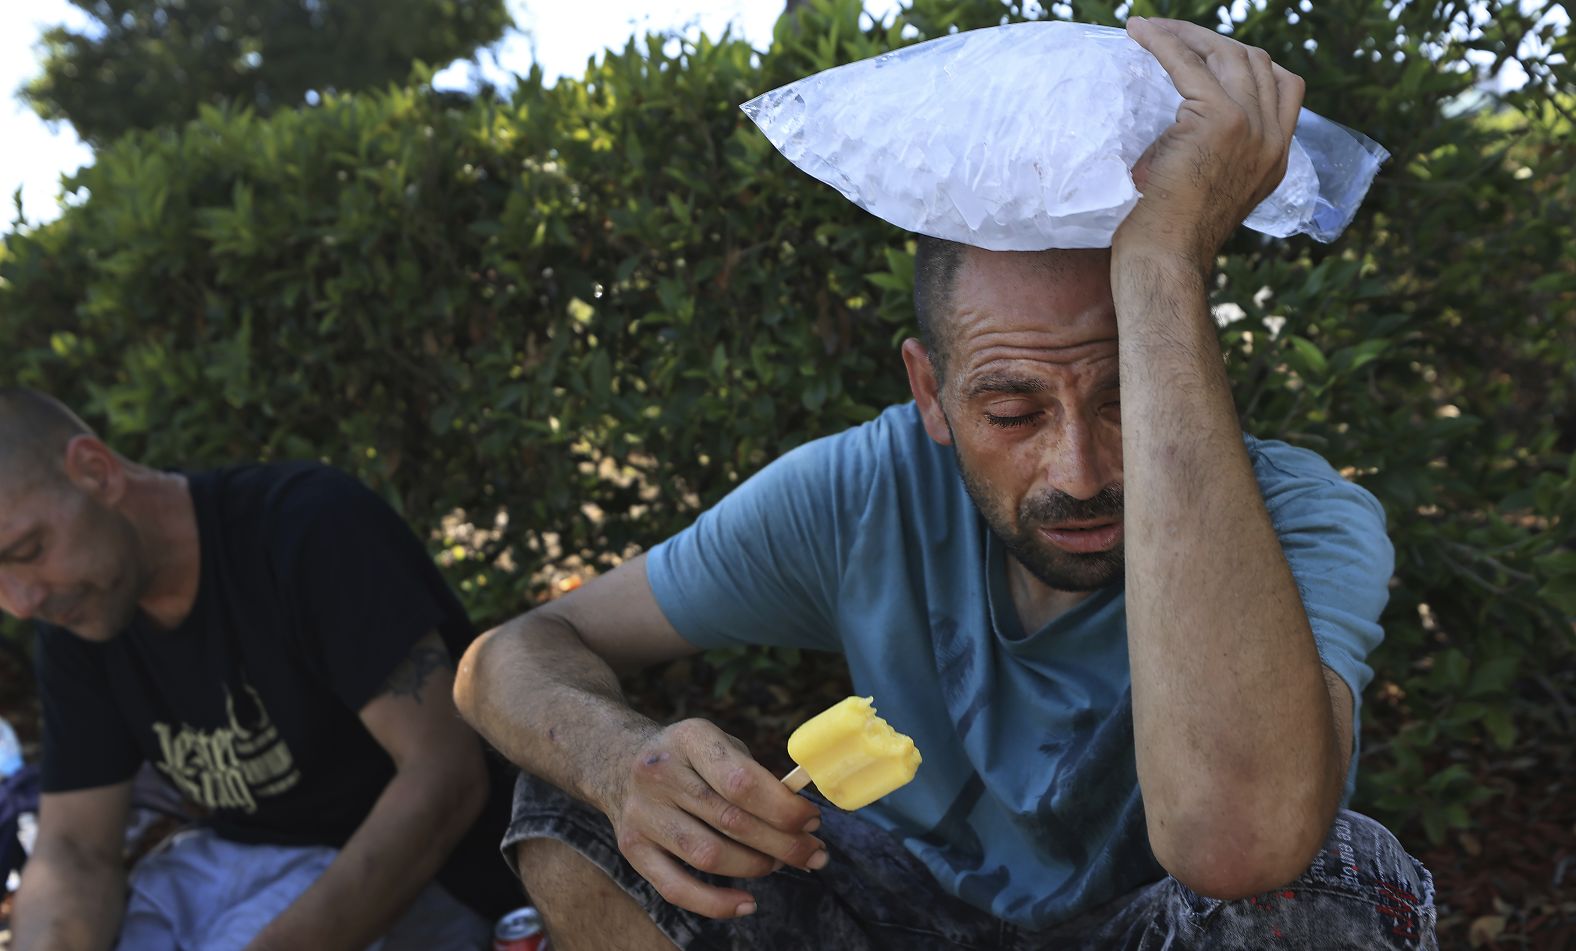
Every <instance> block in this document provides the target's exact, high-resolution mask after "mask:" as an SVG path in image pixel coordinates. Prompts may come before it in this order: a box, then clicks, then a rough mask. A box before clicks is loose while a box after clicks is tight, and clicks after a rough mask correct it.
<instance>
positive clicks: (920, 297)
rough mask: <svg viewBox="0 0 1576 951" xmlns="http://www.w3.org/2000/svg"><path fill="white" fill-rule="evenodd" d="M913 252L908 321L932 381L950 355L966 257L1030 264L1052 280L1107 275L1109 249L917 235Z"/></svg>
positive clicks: (940, 374) (943, 371)
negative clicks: (1041, 247) (986, 243)
mask: <svg viewBox="0 0 1576 951" xmlns="http://www.w3.org/2000/svg"><path fill="white" fill-rule="evenodd" d="M917 237H918V246H917V247H916V249H915V251H914V317H915V319H916V321H917V322H918V324H919V342H920V343H922V344H924V345H925V350H926V351H928V352H929V354H930V360H931V363H932V364H933V365H934V366H935V368H936V375H937V377H938V379H945V377H946V369H945V367H946V361H947V358H948V356H950V354H951V349H952V342H953V341H952V336H951V328H950V325H949V321H948V318H949V317H950V316H951V315H952V314H953V312H954V311H955V310H956V308H957V303H958V302H957V300H956V296H955V293H954V292H955V291H956V289H957V287H958V282H959V276H960V275H961V274H962V273H963V272H964V270H965V269H966V268H967V267H968V266H969V262H970V260H971V259H975V258H978V257H979V256H982V255H990V256H993V257H995V256H999V257H1000V258H1003V259H1005V258H1013V259H1016V260H1018V261H1032V262H1033V265H1034V269H1035V270H1036V271H1038V272H1039V273H1040V274H1042V275H1043V276H1045V277H1046V278H1049V279H1050V280H1052V281H1063V280H1073V279H1076V278H1077V277H1078V276H1079V275H1081V274H1082V273H1083V272H1085V271H1089V270H1091V269H1094V268H1100V269H1101V270H1103V271H1105V272H1109V270H1110V267H1111V251H1110V249H1109V248H1068V249H1058V248H1052V249H1051V250H1048V251H986V250H983V249H981V248H975V247H971V246H969V245H966V244H959V243H958V242H956V241H947V240H945V239H943V238H932V237H930V236H929V235H918V236H917Z"/></svg>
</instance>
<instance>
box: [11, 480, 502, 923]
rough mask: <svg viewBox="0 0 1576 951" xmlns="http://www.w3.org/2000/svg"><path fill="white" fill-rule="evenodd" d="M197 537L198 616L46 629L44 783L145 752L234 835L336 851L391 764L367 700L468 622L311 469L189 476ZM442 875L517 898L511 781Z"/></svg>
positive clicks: (337, 483) (60, 787)
mask: <svg viewBox="0 0 1576 951" xmlns="http://www.w3.org/2000/svg"><path fill="white" fill-rule="evenodd" d="M188 478H189V484H190V488H191V495H192V501H193V503H194V505H195V508H196V513H197V527H198V536H199V539H200V544H201V565H202V567H201V580H200V583H199V586H198V591H197V599H196V602H195V603H194V605H193V607H192V611H191V614H190V615H189V616H188V617H187V618H186V620H185V621H184V622H182V623H181V625H180V626H179V627H178V628H176V629H175V630H173V631H167V630H160V629H157V628H156V627H155V626H154V625H152V624H151V623H150V622H149V621H148V620H147V619H146V618H143V617H139V618H138V619H136V620H135V621H133V622H132V624H131V625H130V626H129V627H128V628H127V629H126V630H125V631H123V632H121V634H120V635H119V636H118V637H116V638H114V639H113V640H111V641H109V642H107V643H102V644H100V643H92V642H89V641H86V640H84V639H82V638H79V637H77V636H75V635H73V634H71V633H70V632H68V631H65V630H62V629H59V628H52V627H49V626H47V625H41V626H40V630H39V651H38V674H39V685H40V695H41V700H42V705H43V712H44V780H43V788H44V791H45V792H46V793H57V792H66V791H70V790H75V789H87V788H91V787H95V786H104V785H108V784H112V783H119V782H124V781H126V780H128V779H130V778H131V777H132V775H133V774H134V773H135V772H136V771H137V769H138V767H139V766H140V765H141V764H142V762H143V761H144V760H147V761H149V762H151V763H153V764H154V765H155V766H156V767H158V769H159V770H160V772H162V773H163V774H164V775H165V776H166V777H168V778H169V779H170V780H171V781H172V782H174V783H175V785H176V786H177V787H178V788H179V789H180V790H181V791H182V792H183V793H184V794H185V795H186V796H187V797H188V798H189V799H191V800H192V801H193V802H195V803H196V804H198V805H199V806H201V807H203V808H204V809H206V810H208V816H209V818H208V823H209V824H210V825H211V826H212V827H213V829H214V831H215V832H216V833H218V834H219V835H221V836H223V837H225V838H229V839H233V840H236V841H240V842H260V843H272V844H278V845H329V846H333V847H335V848H338V847H340V846H343V845H344V843H345V841H346V840H347V839H349V838H350V835H351V833H353V832H354V831H355V830H356V828H357V826H359V825H360V824H361V821H362V820H363V819H364V818H366V815H367V813H368V812H369V811H370V810H371V808H372V804H373V802H374V801H375V800H376V799H377V798H378V796H379V795H380V794H381V793H382V791H383V788H384V787H385V786H386V785H387V784H388V782H389V780H390V779H391V778H392V777H393V775H394V764H393V761H392V760H391V759H390V758H389V756H388V754H387V752H385V751H384V749H383V747H382V746H380V745H379V744H378V742H377V740H375V739H374V738H373V736H372V734H371V733H370V732H368V731H367V729H366V727H365V726H364V725H363V724H362V722H361V720H360V718H359V716H358V711H360V710H361V709H362V708H363V707H364V706H366V705H367V703H368V702H370V701H371V700H372V699H374V698H375V697H376V696H377V695H378V694H379V693H380V692H381V690H382V687H383V685H384V684H385V682H386V681H387V680H388V677H389V675H390V674H391V673H392V672H393V671H394V668H395V667H396V666H397V665H398V664H399V663H400V661H401V660H403V659H404V658H405V657H406V655H407V654H408V653H409V651H410V648H411V647H412V646H413V645H414V644H415V643H416V641H417V640H419V639H420V638H421V637H422V636H423V635H425V634H427V633H429V632H431V631H437V632H438V633H439V634H440V635H441V636H442V638H443V640H444V643H445V644H446V645H447V646H448V649H449V653H450V655H451V659H453V660H456V661H457V660H458V659H459V656H460V654H462V653H463V652H464V650H465V648H466V646H467V645H469V643H470V641H471V639H472V638H473V637H474V631H473V629H472V627H471V624H470V621H469V620H468V619H467V617H466V615H465V610H464V608H463V607H461V605H460V603H459V601H458V599H456V598H455V596H454V593H453V592H452V591H451V590H449V587H448V586H447V585H446V584H445V583H444V581H443V577H442V575H440V574H439V572H438V570H437V567H436V566H435V565H433V563H432V560H431V558H430V557H428V554H427V552H426V550H425V549H424V548H423V546H422V544H421V542H420V541H419V540H418V539H417V538H416V537H415V535H414V534H413V533H412V532H411V531H410V529H409V528H408V527H407V526H406V525H405V523H404V522H403V521H402V520H401V519H400V518H399V516H398V515H396V514H395V513H394V511H393V510H392V509H391V508H390V507H389V506H388V505H387V504H386V503H384V502H383V500H382V499H380V498H379V497H378V496H377V495H376V494H374V493H373V492H372V491H371V490H369V489H368V488H366V487H365V486H363V485H362V484H361V483H360V482H358V481H356V480H355V479H354V478H352V477H350V476H348V475H346V474H344V473H342V472H339V471H337V470H335V469H331V468H328V467H326V466H321V465H317V464H312V463H295V464H283V465H258V466H242V467H237V468H232V469H220V470H215V471H211V472H201V473H195V474H192V475H190V476H189V477H188ZM488 768H489V774H490V781H491V787H492V789H491V793H492V794H491V796H490V797H489V802H488V805H487V807H486V808H485V809H484V810H483V813H482V816H481V818H480V819H479V820H478V821H477V823H476V825H475V826H474V827H473V828H472V829H471V830H470V832H469V833H467V835H466V837H465V839H464V840H463V841H462V842H461V844H460V845H459V846H458V847H457V848H456V849H455V851H454V853H453V855H452V856H451V858H450V860H449V862H448V863H447V864H446V865H445V866H444V868H443V870H442V871H441V872H440V873H439V875H438V879H439V881H440V882H442V883H443V884H444V885H445V887H447V888H448V889H449V890H450V891H451V892H452V893H453V894H454V895H455V896H456V897H458V898H460V899H461V900H463V901H466V902H467V904H470V905H472V906H473V907H475V908H476V909H477V910H478V911H480V912H482V913H484V914H487V915H492V914H495V913H497V912H499V911H502V910H505V909H507V908H508V907H509V906H510V905H511V904H519V902H518V897H519V892H518V885H517V884H516V883H515V882H514V881H513V879H512V876H510V874H509V871H508V869H507V867H506V866H505V865H504V863H503V862H502V861H500V859H499V856H498V852H497V842H498V839H499V837H500V835H501V834H502V832H503V830H504V827H505V825H506V824H507V820H508V810H509V795H510V784H509V781H508V776H507V775H506V774H505V769H504V768H503V767H502V765H501V764H500V763H499V762H498V761H497V760H496V758H495V757H493V756H492V755H491V754H489V756H488Z"/></svg>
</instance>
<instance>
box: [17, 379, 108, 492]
mask: <svg viewBox="0 0 1576 951" xmlns="http://www.w3.org/2000/svg"><path fill="white" fill-rule="evenodd" d="M83 435H87V436H91V435H93V430H92V429H90V428H89V427H88V425H87V424H86V423H84V422H82V420H81V419H79V418H78V417H77V414H75V413H73V412H72V411H71V410H70V409H68V408H66V405H65V404H64V403H62V402H60V401H59V400H57V399H55V398H54V397H52V396H48V395H45V394H43V393H40V392H38V391H37V390H30V389H28V388H26V387H20V386H17V387H0V484H3V485H4V486H5V487H7V488H9V489H18V488H23V487H28V486H32V485H34V484H37V483H40V482H45V481H54V480H58V479H62V478H64V477H65V469H64V466H63V460H64V458H65V454H66V444H67V443H69V442H71V440H72V439H73V438H75V437H77V436H83Z"/></svg>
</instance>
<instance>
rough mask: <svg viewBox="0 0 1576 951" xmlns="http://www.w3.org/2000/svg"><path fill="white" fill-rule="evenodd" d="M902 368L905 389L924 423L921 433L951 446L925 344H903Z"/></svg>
mask: <svg viewBox="0 0 1576 951" xmlns="http://www.w3.org/2000/svg"><path fill="white" fill-rule="evenodd" d="M903 366H905V367H907V368H908V388H909V391H910V392H912V393H913V394H914V402H915V403H916V404H918V406H919V417H920V419H922V420H924V421H925V432H926V433H928V434H929V435H930V438H931V439H934V440H935V441H936V442H938V443H940V444H941V445H943V446H950V445H952V429H951V427H949V426H948V425H947V414H946V413H945V412H943V411H942V408H941V384H940V382H939V381H938V380H937V379H936V367H935V364H933V363H931V362H930V352H929V351H928V350H926V349H925V345H924V344H922V343H920V342H919V341H918V340H915V339H914V338H913V337H910V338H908V339H907V340H905V341H903Z"/></svg>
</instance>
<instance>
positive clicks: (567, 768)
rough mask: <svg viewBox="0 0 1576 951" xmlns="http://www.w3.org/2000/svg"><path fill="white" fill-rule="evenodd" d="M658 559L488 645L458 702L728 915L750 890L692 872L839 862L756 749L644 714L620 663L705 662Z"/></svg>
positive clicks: (622, 837)
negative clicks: (666, 608) (658, 594)
mask: <svg viewBox="0 0 1576 951" xmlns="http://www.w3.org/2000/svg"><path fill="white" fill-rule="evenodd" d="M645 563H646V559H645V556H641V557H639V558H635V559H632V560H631V561H629V562H626V563H625V564H623V565H621V566H620V567H619V568H618V569H617V570H615V571H613V572H611V573H609V574H607V575H604V576H602V577H600V578H597V579H595V580H593V581H592V582H590V583H589V584H587V585H586V586H584V587H583V588H580V589H579V590H577V591H575V592H574V593H572V594H570V595H568V596H567V597H565V598H562V599H560V600H558V601H554V602H551V603H550V604H547V605H544V606H543V607H540V608H538V609H536V610H535V611H532V612H530V613H529V614H526V615H524V616H523V617H519V618H516V619H515V620H513V621H511V622H509V623H508V624H505V625H503V626H502V627H499V628H497V629H496V630H493V631H490V632H488V633H487V634H485V635H483V637H481V638H479V639H478V640H477V641H476V643H475V644H473V645H471V648H470V650H468V651H467V652H466V654H465V657H464V659H463V660H462V661H461V662H460V668H459V672H458V674H457V676H456V681H455V701H456V703H457V705H458V706H459V709H460V712H461V713H462V714H463V715H464V716H465V718H466V719H467V720H469V721H470V723H471V724H472V725H473V726H475V727H476V729H477V730H478V731H479V732H480V733H481V734H482V736H484V737H486V738H487V740H488V742H490V743H492V744H493V746H494V747H496V748H497V749H498V750H499V752H501V753H503V754H504V756H506V757H508V758H509V759H510V760H512V761H513V762H515V763H517V764H519V765H520V766H521V767H522V768H523V769H525V770H526V771H527V772H530V773H532V774H534V775H537V776H540V777H542V778H543V779H546V780H547V781H548V782H550V783H552V784H554V785H555V786H558V787H559V788H561V789H564V790H566V791H567V792H569V793H570V794H571V795H574V796H576V797H578V798H580V799H582V800H584V801H586V802H588V803H590V804H591V805H593V806H595V807H596V808H598V809H600V810H601V811H602V812H603V813H604V814H605V815H607V817H608V819H609V820H610V821H611V822H612V823H613V826H614V828H615V830H616V831H617V832H618V841H619V848H620V849H621V850H622V851H623V853H624V855H625V857H626V858H628V859H629V861H630V863H631V864H632V865H633V866H634V867H635V869H636V870H637V871H638V872H640V874H641V875H643V876H644V877H645V878H646V879H647V880H648V881H650V882H651V883H652V884H653V885H654V886H655V887H656V888H657V890H658V891H659V892H660V893H661V894H662V895H663V897H664V898H666V899H667V900H668V901H670V902H673V903H674V904H676V905H679V906H681V907H684V908H688V909H690V910H691V911H695V912H698V913H700V914H704V915H709V916H711V917H715V918H728V917H734V916H736V915H741V914H749V913H750V912H751V911H753V910H754V907H755V906H754V901H753V899H752V898H751V897H750V895H749V893H748V892H745V891H742V890H740V889H736V888H716V887H712V886H710V885H706V884H704V883H702V882H700V881H699V880H698V879H696V878H695V877H693V876H692V875H691V874H690V873H689V871H688V869H690V868H693V869H700V870H703V871H707V872H714V873H717V874H721V875H728V876H735V877H758V876H761V875H765V874H768V873H769V872H770V871H771V870H772V869H773V867H774V866H775V864H776V863H777V862H783V863H786V864H790V865H795V866H799V867H810V868H818V867H820V864H821V863H824V862H825V861H826V855H825V852H824V851H823V846H822V843H821V842H820V841H819V840H817V839H816V838H815V837H814V836H811V835H809V834H808V832H807V831H806V827H807V826H808V827H809V828H810V829H813V828H814V824H815V823H816V822H817V821H818V820H817V819H816V815H817V813H816V809H815V807H814V806H813V805H811V804H810V803H809V802H808V801H807V800H805V799H802V798H800V797H798V796H795V795H793V794H792V793H789V792H787V790H786V789H785V788H784V787H783V785H782V784H781V783H779V782H777V780H776V778H775V777H773V776H772V775H771V774H770V773H768V772H767V771H766V770H765V769H764V768H763V767H761V766H760V764H758V763H756V762H755V761H754V760H753V759H752V758H751V757H750V755H749V751H748V750H747V749H745V748H744V745H743V744H742V743H740V742H739V741H738V740H736V739H734V738H733V737H730V736H728V735H727V734H725V733H723V732H722V731H721V730H719V729H717V727H715V726H714V725H712V724H710V723H707V722H705V721H703V720H685V721H682V722H680V723H676V724H673V725H672V726H669V727H665V728H664V727H662V726H660V725H659V724H657V723H654V722H652V721H651V720H650V719H648V718H646V717H644V716H642V715H640V714H639V713H637V712H636V711H635V710H633V709H631V708H630V707H629V705H628V703H626V702H625V700H624V697H623V693H622V691H621V690H620V688H619V684H618V678H617V675H616V674H615V672H614V667H619V668H625V667H629V668H633V667H640V666H645V665H648V664H654V663H659V662H662V661H665V660H671V659H674V658H677V657H681V656H685V655H689V654H693V653H695V652H696V649H695V648H694V647H693V646H692V645H690V644H689V643H688V642H687V641H685V640H684V639H683V638H682V637H680V636H679V634H678V632H677V631H675V630H674V629H673V627H672V625H671V624H669V623H668V621H667V618H666V616H665V615H663V613H662V610H661V608H660V607H659V606H658V604H657V602H656V598H655V596H654V595H653V594H652V591H651V586H650V584H649V583H648V582H647V580H646V570H645Z"/></svg>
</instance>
